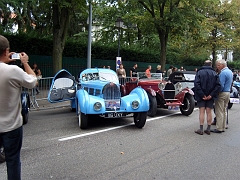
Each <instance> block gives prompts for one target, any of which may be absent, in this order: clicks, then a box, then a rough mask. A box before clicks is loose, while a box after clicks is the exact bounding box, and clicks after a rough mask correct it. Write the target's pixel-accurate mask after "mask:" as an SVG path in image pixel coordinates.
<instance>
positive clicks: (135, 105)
mask: <svg viewBox="0 0 240 180" xmlns="http://www.w3.org/2000/svg"><path fill="white" fill-rule="evenodd" d="M138 107H139V102H138V101H133V102H132V108H133V109H137V108H138Z"/></svg>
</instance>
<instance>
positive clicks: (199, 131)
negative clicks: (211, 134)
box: [194, 129, 203, 135]
mask: <svg viewBox="0 0 240 180" xmlns="http://www.w3.org/2000/svg"><path fill="white" fill-rule="evenodd" d="M194 132H195V133H197V134H199V135H203V132H202V131H201V130H200V129H198V130H196V131H194Z"/></svg>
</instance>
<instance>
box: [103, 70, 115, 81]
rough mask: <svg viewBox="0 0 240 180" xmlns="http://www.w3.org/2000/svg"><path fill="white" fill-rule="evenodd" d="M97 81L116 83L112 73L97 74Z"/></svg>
mask: <svg viewBox="0 0 240 180" xmlns="http://www.w3.org/2000/svg"><path fill="white" fill-rule="evenodd" d="M99 79H100V80H103V81H104V80H105V81H111V82H113V81H118V77H117V76H116V75H115V74H113V73H107V72H99Z"/></svg>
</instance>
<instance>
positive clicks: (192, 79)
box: [184, 74, 195, 81]
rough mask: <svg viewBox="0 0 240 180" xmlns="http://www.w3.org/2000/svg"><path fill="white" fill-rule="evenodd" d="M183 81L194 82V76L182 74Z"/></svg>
mask: <svg viewBox="0 0 240 180" xmlns="http://www.w3.org/2000/svg"><path fill="white" fill-rule="evenodd" d="M184 77H185V80H187V81H194V80H195V74H184Z"/></svg>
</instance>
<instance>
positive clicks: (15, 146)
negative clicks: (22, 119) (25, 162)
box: [0, 126, 23, 180]
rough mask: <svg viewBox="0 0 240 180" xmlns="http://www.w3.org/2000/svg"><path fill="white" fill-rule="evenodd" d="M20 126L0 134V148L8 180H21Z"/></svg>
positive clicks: (21, 133)
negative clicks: (2, 149) (2, 151)
mask: <svg viewBox="0 0 240 180" xmlns="http://www.w3.org/2000/svg"><path fill="white" fill-rule="evenodd" d="M22 137H23V129H22V126H21V127H19V128H17V129H15V130H13V131H10V132H5V133H0V147H1V146H3V147H4V151H5V157H6V164H7V175H8V180H21V162H20V151H21V147H22Z"/></svg>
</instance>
